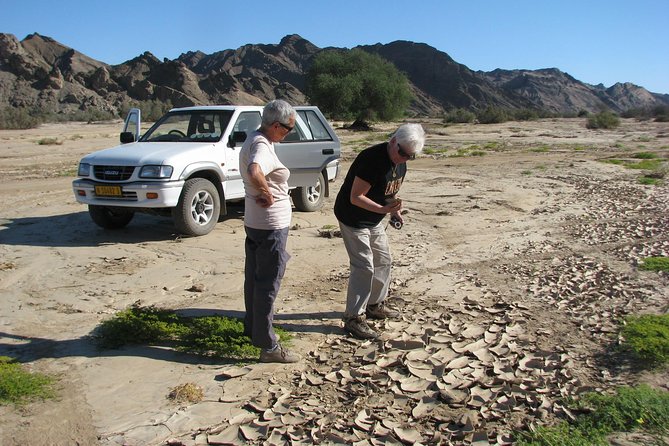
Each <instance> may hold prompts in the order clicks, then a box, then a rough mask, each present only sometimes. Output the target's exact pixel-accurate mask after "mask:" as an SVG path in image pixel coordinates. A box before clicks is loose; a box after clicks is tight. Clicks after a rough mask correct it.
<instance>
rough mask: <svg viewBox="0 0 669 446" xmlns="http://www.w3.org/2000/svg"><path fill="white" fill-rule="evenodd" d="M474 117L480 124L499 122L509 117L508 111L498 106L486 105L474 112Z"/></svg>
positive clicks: (505, 120)
mask: <svg viewBox="0 0 669 446" xmlns="http://www.w3.org/2000/svg"><path fill="white" fill-rule="evenodd" d="M476 119H477V120H478V122H479V123H481V124H500V123H502V122H507V121H508V120H509V119H510V116H509V113H508V112H507V111H506V110H504V109H502V108H499V107H493V106H490V107H486V108H485V109H484V110H481V111H479V112H478V113H476Z"/></svg>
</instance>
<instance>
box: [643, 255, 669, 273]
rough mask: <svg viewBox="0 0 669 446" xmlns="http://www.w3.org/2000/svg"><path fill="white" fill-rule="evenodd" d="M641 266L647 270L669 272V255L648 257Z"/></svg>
mask: <svg viewBox="0 0 669 446" xmlns="http://www.w3.org/2000/svg"><path fill="white" fill-rule="evenodd" d="M640 268H641V269H643V270H646V271H666V272H669V257H646V258H645V259H643V264H642V265H641V267H640Z"/></svg>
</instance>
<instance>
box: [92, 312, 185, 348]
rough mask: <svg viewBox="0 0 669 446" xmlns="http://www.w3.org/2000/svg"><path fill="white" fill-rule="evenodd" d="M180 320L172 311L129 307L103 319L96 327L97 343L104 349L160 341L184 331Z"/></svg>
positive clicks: (158, 342) (175, 337)
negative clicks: (109, 317)
mask: <svg viewBox="0 0 669 446" xmlns="http://www.w3.org/2000/svg"><path fill="white" fill-rule="evenodd" d="M183 332H184V329H183V327H182V323H181V319H180V318H179V316H177V315H176V314H175V313H174V311H171V310H163V309H159V308H156V307H140V306H132V307H131V308H129V309H127V310H124V311H121V312H119V313H117V314H116V315H115V316H114V317H113V318H111V319H109V320H106V321H103V322H102V324H101V325H100V326H99V327H98V330H97V336H98V343H99V345H100V346H101V347H104V348H118V347H122V346H124V345H129V344H162V343H165V342H168V341H173V340H176V339H178V338H179V336H180V335H181V334H183Z"/></svg>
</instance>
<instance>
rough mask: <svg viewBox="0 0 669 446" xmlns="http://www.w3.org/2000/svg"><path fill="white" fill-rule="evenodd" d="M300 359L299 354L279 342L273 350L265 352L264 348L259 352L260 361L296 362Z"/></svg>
mask: <svg viewBox="0 0 669 446" xmlns="http://www.w3.org/2000/svg"><path fill="white" fill-rule="evenodd" d="M299 360H300V355H298V354H296V353H291V352H289V351H288V350H286V349H285V348H283V346H282V345H281V344H279V345H278V347H277V348H276V349H275V350H274V351H273V352H266V351H265V350H263V351H261V352H260V362H282V363H291V362H297V361H299Z"/></svg>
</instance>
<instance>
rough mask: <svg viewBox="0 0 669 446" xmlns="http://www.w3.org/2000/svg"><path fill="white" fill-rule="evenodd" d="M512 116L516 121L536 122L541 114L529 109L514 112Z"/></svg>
mask: <svg viewBox="0 0 669 446" xmlns="http://www.w3.org/2000/svg"><path fill="white" fill-rule="evenodd" d="M511 116H512V118H513V120H514V121H534V120H537V119H539V113H538V112H537V111H535V110H531V109H529V108H521V109H518V110H513V111H512V112H511Z"/></svg>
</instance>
